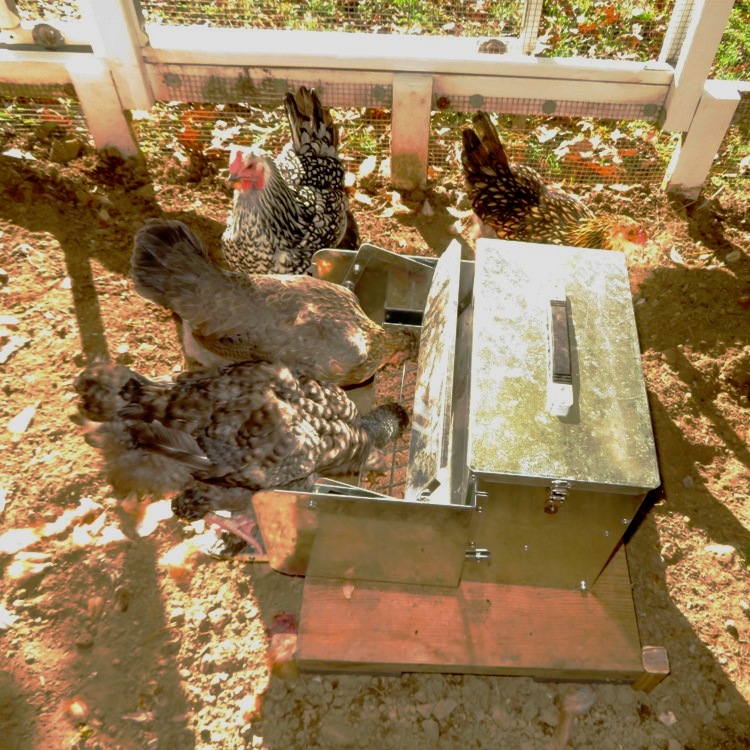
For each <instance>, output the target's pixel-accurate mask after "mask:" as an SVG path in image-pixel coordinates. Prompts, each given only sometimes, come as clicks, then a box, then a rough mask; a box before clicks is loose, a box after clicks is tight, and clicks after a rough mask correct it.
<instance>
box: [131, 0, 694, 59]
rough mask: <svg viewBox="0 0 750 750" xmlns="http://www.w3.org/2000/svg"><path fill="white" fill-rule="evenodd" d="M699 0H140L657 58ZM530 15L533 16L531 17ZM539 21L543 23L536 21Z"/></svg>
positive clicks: (243, 22)
mask: <svg viewBox="0 0 750 750" xmlns="http://www.w3.org/2000/svg"><path fill="white" fill-rule="evenodd" d="M692 3H693V0H666V1H665V0H618V1H617V2H607V3H605V2H601V1H600V0H577V2H575V3H571V2H567V0H507V1H506V2H493V0H463V1H462V2H458V1H457V0H453V1H452V2H435V1H434V0H380V1H379V2H376V1H374V0H314V1H313V2H307V3H293V2H287V1H286V0H278V1H277V2H269V0H226V1H225V2H217V3H201V2H197V1H196V0H183V1H182V2H162V0H140V4H141V7H142V9H143V16H144V19H145V20H146V21H147V22H151V23H161V24H174V25H207V26H225V27H226V26H229V27H253V28H269V29H307V30H313V31H359V32H373V33H399V34H430V35H451V36H497V37H500V36H505V37H523V40H524V42H525V41H527V39H528V38H530V39H531V41H533V40H534V37H538V39H537V43H536V48H535V49H534V50H533V52H534V53H535V54H542V55H554V56H560V57H568V56H572V55H579V56H584V57H591V58H600V59H620V60H641V61H646V60H654V59H657V58H658V56H659V53H660V51H661V47H662V43H663V42H664V39H665V35H666V31H667V27H668V25H669V21H670V16H671V13H672V11H673V10H676V11H677V12H679V13H680V23H679V27H678V28H677V29H674V30H673V32H675V33H674V34H673V37H672V44H671V48H672V49H679V47H678V46H675V43H679V42H681V41H682V39H683V38H684V35H685V31H686V29H687V24H688V21H689V13H683V12H682V11H683V10H688V11H689V10H690V8H691V7H692ZM525 21H526V23H525ZM537 23H538V27H537Z"/></svg>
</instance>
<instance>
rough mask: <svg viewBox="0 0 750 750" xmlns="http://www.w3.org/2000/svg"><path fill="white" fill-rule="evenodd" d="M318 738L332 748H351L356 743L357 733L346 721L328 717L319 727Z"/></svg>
mask: <svg viewBox="0 0 750 750" xmlns="http://www.w3.org/2000/svg"><path fill="white" fill-rule="evenodd" d="M320 737H321V739H325V740H326V741H327V742H329V743H330V744H331V745H333V746H334V747H352V746H353V745H355V744H356V743H357V739H358V737H359V733H358V731H357V729H356V728H355V727H353V726H352V725H351V724H349V723H348V722H347V721H345V720H343V719H339V718H337V717H333V716H328V717H326V718H325V719H324V720H323V723H322V725H321V727H320Z"/></svg>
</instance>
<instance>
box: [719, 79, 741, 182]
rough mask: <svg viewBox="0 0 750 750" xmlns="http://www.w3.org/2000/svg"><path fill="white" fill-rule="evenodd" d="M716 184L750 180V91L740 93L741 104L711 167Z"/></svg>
mask: <svg viewBox="0 0 750 750" xmlns="http://www.w3.org/2000/svg"><path fill="white" fill-rule="evenodd" d="M710 178H711V179H712V180H713V181H715V182H723V181H727V180H731V181H735V180H743V181H745V180H750V91H741V92H740V102H739V104H738V105H737V110H736V111H735V113H734V117H733V118H732V125H731V126H730V127H729V129H728V130H727V133H726V135H725V136H724V139H723V141H722V143H721V148H720V149H719V153H717V154H716V157H715V159H714V162H713V165H712V167H711V173H710Z"/></svg>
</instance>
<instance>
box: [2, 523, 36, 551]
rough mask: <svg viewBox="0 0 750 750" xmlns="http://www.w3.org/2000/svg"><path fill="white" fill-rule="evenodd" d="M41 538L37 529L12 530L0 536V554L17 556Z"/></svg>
mask: <svg viewBox="0 0 750 750" xmlns="http://www.w3.org/2000/svg"><path fill="white" fill-rule="evenodd" d="M39 538H40V533H39V531H38V530H37V529H30V528H22V529H10V530H9V531H6V532H5V533H4V534H0V554H5V555H15V554H16V553H17V552H20V551H21V550H22V549H26V547H30V546H31V545H32V544H35V543H36V542H38V541H39Z"/></svg>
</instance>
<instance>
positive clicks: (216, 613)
mask: <svg viewBox="0 0 750 750" xmlns="http://www.w3.org/2000/svg"><path fill="white" fill-rule="evenodd" d="M208 619H209V622H210V623H211V627H212V628H213V629H214V630H215V631H217V632H218V631H220V630H223V629H224V626H225V625H226V624H227V621H228V620H229V612H227V611H226V610H225V609H222V608H221V607H217V608H216V609H212V610H211V611H210V612H209V613H208Z"/></svg>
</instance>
